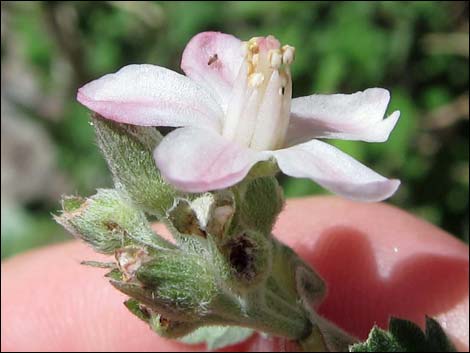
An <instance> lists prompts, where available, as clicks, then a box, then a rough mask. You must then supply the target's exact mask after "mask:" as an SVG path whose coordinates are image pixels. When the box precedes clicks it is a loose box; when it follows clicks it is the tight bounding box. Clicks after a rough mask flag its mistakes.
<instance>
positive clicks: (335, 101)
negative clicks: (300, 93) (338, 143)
mask: <svg viewBox="0 0 470 353" xmlns="http://www.w3.org/2000/svg"><path fill="white" fill-rule="evenodd" d="M389 101H390V94H389V92H388V91H387V90H386V89H383V88H369V89H367V90H365V91H363V92H356V93H353V94H332V95H322V94H318V95H312V96H307V97H299V98H295V99H293V100H292V108H291V120H290V125H289V130H288V133H287V141H288V144H289V145H292V144H294V143H299V142H303V141H308V140H310V139H312V138H335V139H343V140H362V141H367V142H384V141H386V140H387V139H388V136H389V135H390V132H391V131H392V130H393V128H394V127H395V124H396V123H397V121H398V118H399V116H400V112H399V111H395V112H393V113H392V114H391V115H390V116H389V117H388V118H386V119H383V117H384V114H385V111H386V109H387V106H388V103H389Z"/></svg>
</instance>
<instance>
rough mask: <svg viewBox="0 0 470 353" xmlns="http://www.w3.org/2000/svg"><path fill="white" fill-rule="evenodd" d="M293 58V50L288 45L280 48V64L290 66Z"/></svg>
mask: <svg viewBox="0 0 470 353" xmlns="http://www.w3.org/2000/svg"><path fill="white" fill-rule="evenodd" d="M294 58H295V48H294V47H291V46H290V45H284V46H283V47H282V62H283V63H284V64H286V65H290V64H292V62H293V61H294Z"/></svg>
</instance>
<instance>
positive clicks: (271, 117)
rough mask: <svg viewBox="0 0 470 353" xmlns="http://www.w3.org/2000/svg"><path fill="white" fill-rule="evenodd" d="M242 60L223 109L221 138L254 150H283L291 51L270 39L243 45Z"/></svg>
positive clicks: (256, 38) (287, 121)
mask: <svg viewBox="0 0 470 353" xmlns="http://www.w3.org/2000/svg"><path fill="white" fill-rule="evenodd" d="M243 53H244V54H243V55H244V60H243V63H242V65H241V67H240V70H239V72H238V75H237V78H236V80H235V84H234V88H233V91H232V98H231V100H230V103H229V105H228V107H227V112H226V118H225V122H224V128H223V136H224V137H226V138H228V139H230V140H232V141H236V142H238V143H239V144H241V145H243V146H246V147H250V148H252V149H255V150H274V149H278V148H281V147H283V145H284V139H285V136H286V132H287V126H288V124H289V113H290V104H291V99H292V80H291V74H290V65H291V64H292V62H293V60H294V53H295V49H294V48H293V47H291V46H289V45H285V46H283V47H282V48H281V45H280V43H279V41H278V40H277V39H276V38H274V37H273V36H268V37H255V38H252V39H250V40H249V41H248V42H244V43H243Z"/></svg>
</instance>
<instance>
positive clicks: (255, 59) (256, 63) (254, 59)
mask: <svg viewBox="0 0 470 353" xmlns="http://www.w3.org/2000/svg"><path fill="white" fill-rule="evenodd" d="M251 62H252V63H253V65H254V66H257V65H258V63H259V54H255V55H253V57H252V58H251Z"/></svg>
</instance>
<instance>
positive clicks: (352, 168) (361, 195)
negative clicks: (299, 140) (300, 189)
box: [273, 140, 400, 201]
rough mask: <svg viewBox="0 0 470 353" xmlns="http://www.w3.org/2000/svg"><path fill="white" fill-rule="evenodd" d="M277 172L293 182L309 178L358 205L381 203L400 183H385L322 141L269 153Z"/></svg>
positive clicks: (382, 179) (385, 181) (394, 181)
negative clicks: (362, 202) (291, 177)
mask: <svg viewBox="0 0 470 353" xmlns="http://www.w3.org/2000/svg"><path fill="white" fill-rule="evenodd" d="M273 154H274V155H275V157H276V159H277V162H278V165H279V168H280V169H281V170H282V171H283V172H284V173H285V174H287V175H290V176H293V177H296V178H310V179H313V180H314V181H315V182H317V183H318V184H320V185H321V186H323V187H324V188H325V189H328V190H330V191H332V192H334V193H336V194H338V195H341V196H344V197H347V198H350V199H353V200H359V201H381V200H384V199H386V198H388V197H390V196H392V195H393V193H395V191H396V190H397V188H398V186H399V185H400V181H398V180H389V179H386V178H384V177H383V176H381V175H380V174H377V173H376V172H374V171H373V170H371V169H369V168H367V167H366V166H364V165H363V164H361V163H359V162H358V161H356V160H355V159H354V158H352V157H350V156H348V155H347V154H345V153H343V152H341V151H340V150H338V149H337V148H335V147H333V146H331V145H328V144H327V143H324V142H322V141H318V140H312V141H309V142H307V143H303V144H301V145H295V146H293V147H290V148H286V149H283V150H277V151H273Z"/></svg>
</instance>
